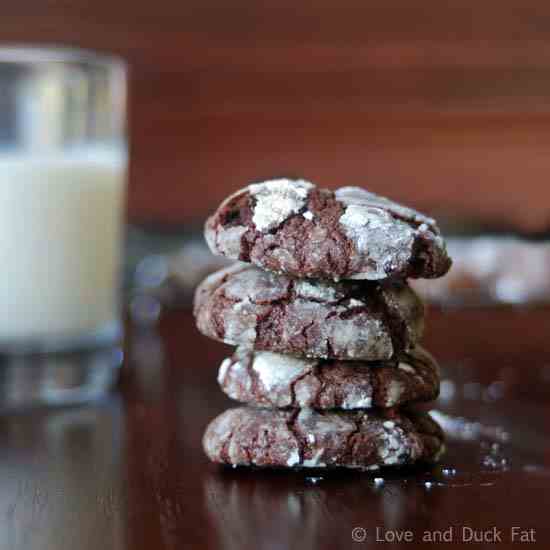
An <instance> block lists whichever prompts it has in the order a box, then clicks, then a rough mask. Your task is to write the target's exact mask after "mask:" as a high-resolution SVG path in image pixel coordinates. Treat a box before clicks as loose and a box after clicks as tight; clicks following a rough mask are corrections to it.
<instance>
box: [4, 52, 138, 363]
mask: <svg viewBox="0 0 550 550" xmlns="http://www.w3.org/2000/svg"><path fill="white" fill-rule="evenodd" d="M126 173H127V146H126V67H125V65H124V63H123V62H122V61H121V60H119V59H116V58H112V57H107V56H102V55H97V54H94V53H92V52H85V51H80V50H69V49H59V48H53V49H43V48H34V47H31V48H28V47H25V48H22V47H3V48H0V266H1V268H0V353H27V352H60V351H69V350H79V349H80V350H82V349H89V348H94V347H98V346H104V345H105V346H106V345H112V344H115V343H116V342H117V340H118V339H119V338H120V335H121V324H120V300H119V298H120V291H119V286H120V285H119V274H120V266H121V261H122V257H123V255H122V237H123V234H122V227H123V221H124V204H125V188H126Z"/></svg>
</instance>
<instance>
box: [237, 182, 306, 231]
mask: <svg viewBox="0 0 550 550" xmlns="http://www.w3.org/2000/svg"><path fill="white" fill-rule="evenodd" d="M312 187H313V184H311V183H309V182H308V181H305V180H288V179H277V180H270V181H266V182H263V183H257V184H252V185H249V187H248V190H249V191H250V195H251V196H252V197H254V199H256V204H255V205H254V207H253V217H252V221H253V222H254V225H255V226H256V229H258V230H259V231H269V230H270V229H273V228H275V227H277V226H279V225H281V224H282V223H283V222H284V221H285V220H286V219H288V218H289V217H290V216H291V215H292V214H297V213H298V212H299V211H300V210H301V209H302V207H303V206H304V205H305V203H306V197H307V194H308V191H309V190H310V189H311V188H312Z"/></svg>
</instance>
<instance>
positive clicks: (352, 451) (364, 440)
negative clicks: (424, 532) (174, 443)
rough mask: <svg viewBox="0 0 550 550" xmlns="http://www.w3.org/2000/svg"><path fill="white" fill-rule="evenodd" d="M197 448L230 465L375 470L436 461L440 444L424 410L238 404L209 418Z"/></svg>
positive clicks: (439, 434) (437, 429)
mask: <svg viewBox="0 0 550 550" xmlns="http://www.w3.org/2000/svg"><path fill="white" fill-rule="evenodd" d="M203 447H204V450H205V452H206V454H207V455H208V457H209V458H210V460H212V461H214V462H218V463H222V464H230V465H233V466H259V467H271V468H338V467H339V468H351V469H357V470H376V469H378V468H380V467H382V466H404V465H408V464H413V463H416V462H433V461H436V460H437V458H438V456H439V455H440V454H441V453H442V451H443V448H444V444H443V433H442V431H441V428H440V427H439V426H438V425H437V424H436V423H435V422H434V421H433V420H432V419H431V417H430V416H429V415H428V414H426V413H413V412H405V411H400V412H396V411H394V410H392V409H390V410H388V411H378V412H371V411H345V412H344V411H314V410H313V409H300V410H296V411H285V410H269V409H257V408H253V407H240V408H235V409H229V410H227V411H225V412H224V413H222V414H221V415H220V416H218V417H217V418H215V419H214V420H213V421H212V422H211V423H210V425H209V426H208V428H207V429H206V432H205V434H204V437H203Z"/></svg>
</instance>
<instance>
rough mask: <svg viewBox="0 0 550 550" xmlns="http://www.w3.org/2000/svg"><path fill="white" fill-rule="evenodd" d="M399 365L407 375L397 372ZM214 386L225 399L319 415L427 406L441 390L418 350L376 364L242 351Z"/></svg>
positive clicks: (432, 366)
mask: <svg viewBox="0 0 550 550" xmlns="http://www.w3.org/2000/svg"><path fill="white" fill-rule="evenodd" d="M403 361H406V362H407V367H408V368H407V370H404V369H401V368H400V367H399V368H398V365H403V364H404V363H403ZM218 381H219V383H220V386H221V388H222V390H223V391H224V392H225V393H226V394H227V395H228V396H229V397H231V398H232V399H235V400H237V401H242V402H244V403H251V404H255V405H259V406H262V407H295V408H305V407H306V408H314V409H323V410H328V409H336V408H341V409H346V410H352V409H363V408H365V409H368V408H371V407H378V408H380V407H381V408H385V407H390V406H391V407H393V406H397V405H402V404H404V403H411V402H417V401H431V400H433V399H435V398H436V397H437V395H438V391H439V371H438V366H437V364H436V362H435V360H434V359H433V358H431V357H430V356H429V355H427V354H424V353H423V352H422V349H421V348H419V347H417V348H416V349H415V350H413V351H412V352H409V353H408V354H405V355H403V356H402V357H400V358H399V360H396V361H395V362H389V363H388V362H382V363H379V362H364V361H358V362H357V361H356V362H348V361H345V362H344V361H327V360H313V359H300V358H297V357H293V356H289V355H284V354H280V353H271V352H262V351H255V350H254V349H252V348H250V347H245V346H241V347H239V348H237V350H236V352H235V354H234V355H233V357H232V358H231V359H225V360H224V362H223V363H222V365H221V366H220V374H219V377H218ZM396 390H398V391H396Z"/></svg>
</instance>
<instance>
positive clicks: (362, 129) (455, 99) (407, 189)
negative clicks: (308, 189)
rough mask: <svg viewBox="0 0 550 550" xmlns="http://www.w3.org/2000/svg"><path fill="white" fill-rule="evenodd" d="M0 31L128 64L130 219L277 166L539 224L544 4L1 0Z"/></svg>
mask: <svg viewBox="0 0 550 550" xmlns="http://www.w3.org/2000/svg"><path fill="white" fill-rule="evenodd" d="M0 41H1V42H12V41H17V42H19V41H27V42H29V41H30V42H40V43H60V44H68V45H78V46H82V47H86V48H95V49H100V50H105V51H110V52H114V53H117V54H120V55H123V56H124V57H126V58H127V59H128V60H129V62H130V63H131V66H132V79H131V83H132V93H131V138H132V170H131V188H130V196H129V201H130V214H131V217H132V219H134V220H142V221H152V220H156V221H170V222H178V221H187V220H192V219H198V218H201V217H202V216H204V215H205V213H206V212H207V211H208V210H209V209H211V208H212V207H213V205H215V204H216V203H217V202H218V201H219V200H220V199H221V198H222V197H223V196H224V195H225V194H227V193H228V192H230V191H231V190H232V189H234V188H235V187H237V186H239V185H242V184H243V183H247V182H249V181H253V180H257V179H261V178H266V177H270V176H274V175H283V174H289V175H303V176H305V177H308V178H311V179H314V180H316V181H318V182H320V183H322V184H324V185H327V186H335V185H338V184H352V183H357V184H365V185H368V186H370V187H371V188H372V189H374V190H376V191H378V192H382V193H386V194H388V195H390V196H392V197H396V198H399V199H401V200H404V201H408V202H409V203H411V204H413V205H417V206H419V207H421V208H424V209H426V210H428V211H430V212H432V213H436V214H444V215H451V216H462V215H466V216H479V217H482V218H483V219H485V220H488V221H490V222H492V223H497V224H500V225H508V224H515V225H518V226H521V227H522V228H523V229H528V230H540V229H544V228H545V227H546V226H547V224H548V222H550V187H549V185H548V174H549V172H550V170H549V169H550V156H549V154H548V151H549V145H550V102H549V97H550V4H549V3H547V2H544V1H543V0H536V1H533V0H531V1H522V2H517V1H514V0H499V1H496V0H488V1H483V2H480V1H471V0H464V1H462V2H458V1H457V2H441V0H426V1H423V2H420V3H414V2H410V1H409V0H387V1H384V2H365V1H364V0H358V1H349V2H337V1H336V0H332V1H328V0H316V1H315V2H295V1H290V0H278V1H271V2H261V1H258V0H256V1H255V0H233V1H232V2H221V1H217V2H215V1H212V0H206V1H205V0H185V1H182V0H177V1H176V0H159V1H157V2H151V1H148V2H144V1H142V0H133V1H130V0H118V1H117V0H111V1H106V0H95V1H94V2H90V1H89V0H88V1H85V0H42V1H40V0H4V1H3V2H2V9H1V15H0Z"/></svg>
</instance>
